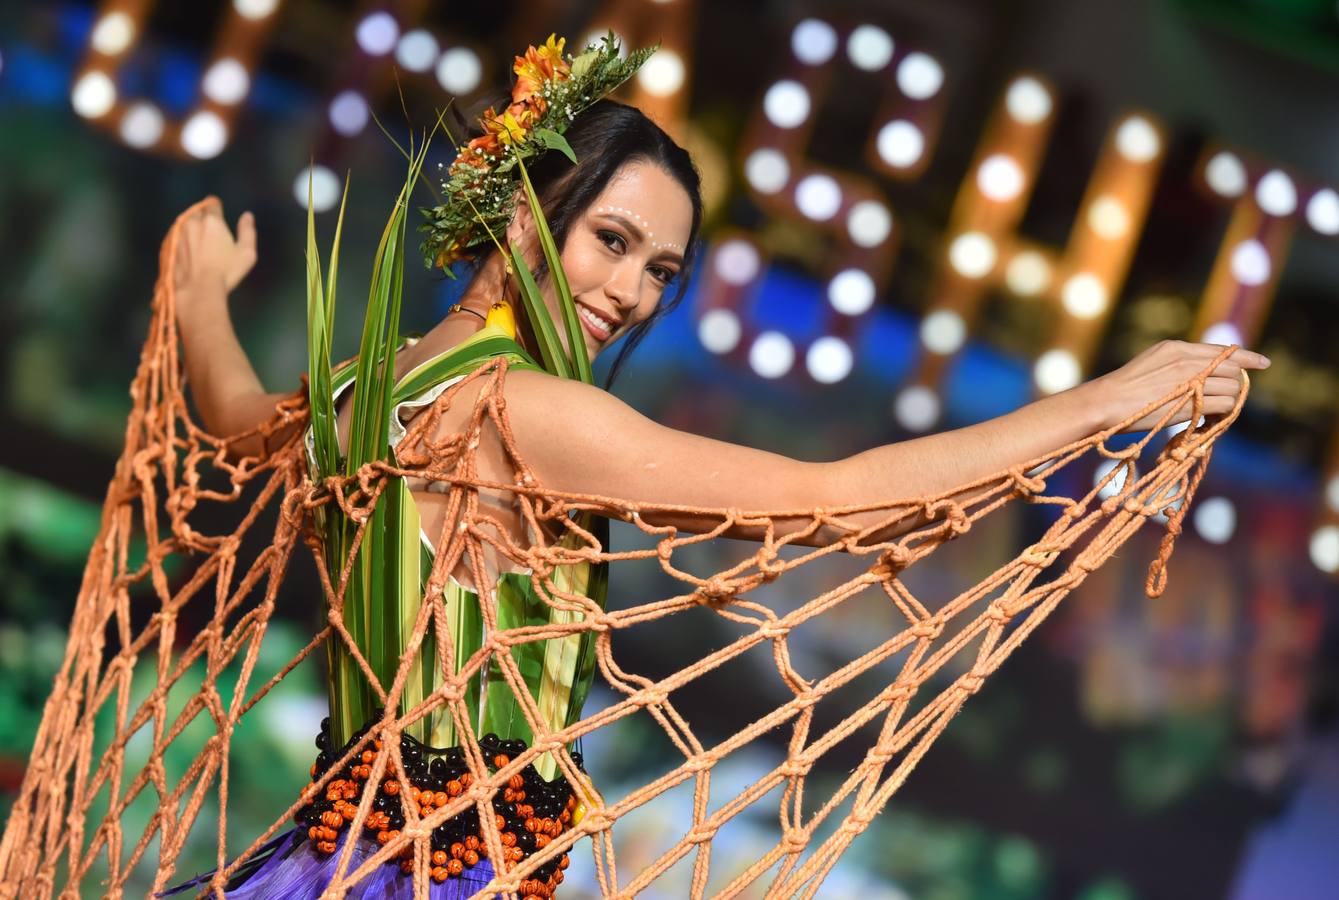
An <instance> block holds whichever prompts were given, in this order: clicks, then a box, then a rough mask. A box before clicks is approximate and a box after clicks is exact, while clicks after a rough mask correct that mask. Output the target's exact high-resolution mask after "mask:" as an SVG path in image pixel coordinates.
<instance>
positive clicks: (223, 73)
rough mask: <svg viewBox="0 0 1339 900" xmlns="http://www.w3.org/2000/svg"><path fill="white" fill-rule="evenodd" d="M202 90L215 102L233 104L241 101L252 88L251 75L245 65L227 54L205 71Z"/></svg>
mask: <svg viewBox="0 0 1339 900" xmlns="http://www.w3.org/2000/svg"><path fill="white" fill-rule="evenodd" d="M201 90H202V91H204V95H205V96H206V97H208V98H209V99H210V100H213V101H214V102H215V103H222V104H223V105H225V106H231V105H232V104H234V103H240V102H241V101H242V100H243V99H244V98H245V97H246V93H247V91H249V90H251V76H250V75H248V74H247V71H246V67H245V66H243V65H242V64H241V63H239V62H238V61H237V60H235V59H233V58H232V57H229V56H225V57H223V58H222V59H220V60H218V61H217V62H215V63H214V64H213V65H212V66H210V67H209V68H208V69H207V70H206V71H205V77H204V79H203V81H202V82H201Z"/></svg>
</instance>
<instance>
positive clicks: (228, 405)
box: [177, 284, 288, 456]
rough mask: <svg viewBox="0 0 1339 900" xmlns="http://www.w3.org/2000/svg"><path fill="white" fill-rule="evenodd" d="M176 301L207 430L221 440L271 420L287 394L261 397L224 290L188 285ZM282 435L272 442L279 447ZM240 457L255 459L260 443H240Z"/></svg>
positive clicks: (195, 392) (262, 390)
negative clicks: (234, 326) (278, 404)
mask: <svg viewBox="0 0 1339 900" xmlns="http://www.w3.org/2000/svg"><path fill="white" fill-rule="evenodd" d="M181 293H182V296H179V297H178V298H177V300H178V311H179V314H178V326H179V329H180V332H181V340H182V348H183V356H184V361H185V365H186V377H187V383H188V384H189V386H190V392H191V399H192V400H193V401H194V403H195V407H196V411H197V412H198V413H199V415H200V421H201V423H202V424H203V425H204V427H205V429H206V430H207V431H209V432H210V433H211V434H215V435H217V436H219V437H230V436H232V435H236V434H241V433H242V432H246V431H250V430H252V429H254V428H256V427H257V426H259V425H261V424H262V423H264V422H265V421H267V420H268V419H270V418H272V417H273V416H274V413H275V405H276V404H277V403H278V402H279V401H280V400H282V399H284V398H285V397H287V396H288V395H287V394H270V393H267V392H266V391H265V386H264V385H263V384H261V381H260V378H259V377H258V376H257V375H256V370H255V368H254V367H253V366H252V365H251V359H250V358H249V357H248V356H247V355H246V351H245V350H243V349H242V345H241V343H240V342H239V341H238V340H237V332H236V331H235V330H234V328H233V324H232V317H231V316H230V315H229V314H228V297H227V293H226V291H225V290H224V287H223V285H222V284H217V285H192V286H191V287H189V288H185V289H183V290H182V292H181ZM283 437H284V435H276V436H275V437H273V438H271V443H272V444H274V443H276V442H282V440H283ZM232 449H233V451H234V452H235V453H236V454H237V455H239V456H245V455H259V454H260V453H262V452H264V449H265V448H264V446H263V445H262V442H261V441H260V440H259V438H258V437H257V438H252V439H247V440H244V441H240V442H238V443H237V444H236V445H235V446H234V447H233V448H232Z"/></svg>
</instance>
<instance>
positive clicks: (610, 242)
mask: <svg viewBox="0 0 1339 900" xmlns="http://www.w3.org/2000/svg"><path fill="white" fill-rule="evenodd" d="M595 236H596V238H598V239H599V241H600V243H601V244H604V245H605V246H606V247H608V248H609V249H610V250H613V251H614V252H615V253H622V252H623V251H624V250H626V249H627V248H628V242H627V241H625V240H623V236H622V235H621V234H619V233H618V232H615V231H608V230H606V229H603V228H601V229H599V230H598V231H596V232H595Z"/></svg>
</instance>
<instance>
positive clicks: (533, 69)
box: [419, 31, 658, 272]
mask: <svg viewBox="0 0 1339 900" xmlns="http://www.w3.org/2000/svg"><path fill="white" fill-rule="evenodd" d="M566 43H567V39H566V38H555V36H554V35H552V34H550V35H549V38H548V40H547V41H546V42H544V43H543V44H541V45H539V46H538V47H534V46H532V47H529V48H528V49H527V50H526V51H525V54H524V55H522V56H518V57H516V61H515V63H514V65H513V66H512V71H513V72H514V73H515V75H516V82H515V84H514V85H513V86H512V89H511V102H510V103H509V104H508V105H507V106H506V107H504V108H503V109H502V110H501V111H498V110H497V109H495V108H494V107H491V106H490V107H489V108H488V109H487V110H485V112H484V114H483V116H482V119H481V124H482V126H483V133H482V134H480V135H479V136H478V137H476V138H474V139H473V140H471V141H470V142H469V143H468V144H466V145H465V146H464V147H461V148H460V152H459V155H457V157H456V159H455V161H454V162H453V163H452V164H451V166H450V168H449V169H448V170H447V172H446V177H445V178H444V180H443V182H442V191H443V196H444V197H445V200H444V202H443V203H441V204H440V205H438V206H435V207H432V208H431V209H424V210H422V212H423V215H424V217H425V219H426V222H425V223H424V224H423V225H421V226H420V227H419V230H420V231H424V232H427V235H428V236H427V238H425V239H424V241H423V244H422V246H421V248H420V249H421V250H422V252H423V257H424V261H425V263H426V264H427V265H428V266H429V267H430V268H431V267H433V266H439V267H441V268H442V269H444V270H447V271H448V272H449V271H450V270H449V267H450V265H451V264H452V263H453V262H456V261H457V260H461V259H470V258H472V257H473V256H475V254H476V253H477V252H478V250H479V249H480V248H481V247H483V246H484V245H485V244H488V243H491V242H492V241H493V240H494V239H495V237H496V236H497V235H499V234H500V233H501V232H503V231H505V230H506V227H507V224H508V223H509V222H510V221H511V217H512V214H513V213H514V212H515V206H516V195H517V188H518V186H519V185H520V181H521V178H520V172H519V169H520V168H522V167H523V164H524V161H527V160H532V159H533V158H534V157H536V156H538V155H539V154H541V153H543V152H545V151H546V150H558V151H560V152H562V153H563V154H564V155H566V156H567V157H568V158H569V159H571V160H572V161H573V162H575V161H576V157H575V155H574V154H573V153H572V148H571V147H570V146H568V143H567V140H566V139H565V138H564V137H563V133H564V132H566V131H567V127H568V126H569V125H570V124H571V123H572V120H573V119H574V118H576V116H577V115H579V114H580V113H581V112H582V111H583V110H585V109H586V108H587V107H589V106H590V105H591V104H593V103H595V102H596V101H597V100H599V99H601V98H602V97H604V96H605V95H606V94H608V93H610V92H611V91H613V90H614V89H615V88H617V87H618V86H619V85H620V84H622V83H623V82H624V81H626V80H627V79H628V78H630V77H631V76H632V75H633V73H635V72H636V71H637V70H638V69H639V68H640V67H641V65H642V63H644V62H646V60H647V58H649V57H650V56H651V54H652V53H654V52H655V51H656V49H657V46H658V45H657V46H652V47H646V48H643V49H641V50H636V51H634V52H632V53H629V54H628V55H627V56H626V57H622V56H621V55H620V48H619V44H618V39H617V37H616V36H615V35H614V33H613V32H612V31H611V32H609V33H608V34H607V35H606V36H605V37H603V38H601V39H600V43H598V44H592V45H590V46H588V47H587V48H586V49H585V51H584V52H582V53H581V54H580V55H579V56H577V57H575V58H572V57H570V56H567V55H566V54H564V52H563V49H564V47H565V45H566ZM518 163H519V164H520V165H518Z"/></svg>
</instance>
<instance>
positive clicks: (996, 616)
mask: <svg viewBox="0 0 1339 900" xmlns="http://www.w3.org/2000/svg"><path fill="white" fill-rule="evenodd" d="M986 618H987V619H989V620H990V621H992V622H997V623H999V624H1000V625H1004V624H1007V623H1008V621H1009V620H1010V619H1011V618H1013V615H1012V613H1010V612H1009V611H1008V610H1006V609H1005V608H1004V604H1003V603H1001V602H1000V601H999V600H996V601H995V602H994V603H992V604H990V606H989V607H987V608H986Z"/></svg>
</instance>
